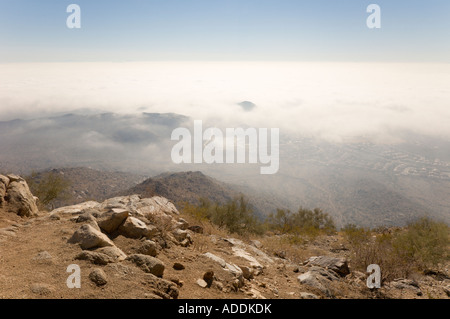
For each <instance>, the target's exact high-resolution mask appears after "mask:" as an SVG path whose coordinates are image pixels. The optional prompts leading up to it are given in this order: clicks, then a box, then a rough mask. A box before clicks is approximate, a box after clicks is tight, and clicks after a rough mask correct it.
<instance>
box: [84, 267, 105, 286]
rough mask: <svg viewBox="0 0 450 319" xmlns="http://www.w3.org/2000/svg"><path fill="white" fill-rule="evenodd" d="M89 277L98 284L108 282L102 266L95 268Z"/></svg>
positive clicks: (101, 284) (102, 284)
mask: <svg viewBox="0 0 450 319" xmlns="http://www.w3.org/2000/svg"><path fill="white" fill-rule="evenodd" d="M89 279H90V280H91V281H92V282H93V283H95V284H96V285H97V286H104V285H106V284H107V283H108V280H107V277H106V274H105V272H104V271H103V270H101V269H100V268H95V269H94V270H93V271H92V272H91V273H90V274H89Z"/></svg>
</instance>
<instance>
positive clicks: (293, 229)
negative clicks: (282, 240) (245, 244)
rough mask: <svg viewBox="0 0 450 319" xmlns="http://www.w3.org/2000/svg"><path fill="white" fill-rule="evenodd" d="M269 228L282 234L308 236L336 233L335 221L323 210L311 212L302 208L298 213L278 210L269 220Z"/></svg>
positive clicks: (316, 209) (267, 222)
mask: <svg viewBox="0 0 450 319" xmlns="http://www.w3.org/2000/svg"><path fill="white" fill-rule="evenodd" d="M266 224H267V227H268V228H269V229H271V230H274V231H277V232H279V233H282V234H295V235H307V236H310V237H315V236H318V235H320V234H332V233H334V232H335V231H336V226H335V224H334V222H333V219H332V218H331V217H330V216H329V215H328V214H326V213H324V212H322V210H320V209H318V208H315V209H314V210H309V209H305V208H302V207H300V208H299V210H298V211H297V212H296V213H292V212H291V211H290V210H284V209H278V210H277V212H276V214H272V215H270V216H269V217H268V218H267V221H266Z"/></svg>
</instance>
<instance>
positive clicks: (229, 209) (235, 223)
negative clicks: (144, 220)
mask: <svg viewBox="0 0 450 319" xmlns="http://www.w3.org/2000/svg"><path fill="white" fill-rule="evenodd" d="M199 202H200V203H199V204H198V205H193V204H185V205H184V206H183V208H182V211H183V212H184V213H186V214H189V215H191V216H193V217H195V218H196V219H197V220H199V221H201V220H204V221H205V220H207V221H210V222H212V223H213V224H215V225H217V226H218V227H220V228H224V229H226V230H227V231H229V232H230V233H236V234H239V235H244V234H247V233H252V234H255V233H257V234H260V233H262V232H263V226H262V224H261V222H259V221H258V219H257V218H256V217H255V215H254V214H253V210H252V207H251V206H250V205H249V204H248V202H247V200H246V199H245V197H244V196H239V197H236V198H233V199H231V200H230V201H228V202H226V203H224V204H222V203H212V202H211V201H210V200H208V199H200V200H199Z"/></svg>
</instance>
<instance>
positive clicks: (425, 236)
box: [342, 218, 449, 281]
mask: <svg viewBox="0 0 450 319" xmlns="http://www.w3.org/2000/svg"><path fill="white" fill-rule="evenodd" d="M342 232H343V233H344V237H345V238H346V240H347V242H348V243H349V245H350V250H351V252H352V255H353V256H352V258H351V264H352V267H354V268H355V269H358V270H360V271H363V272H365V271H366V269H367V266H368V265H370V264H377V265H379V266H380V268H381V274H382V280H383V281H390V280H393V279H396V278H407V277H408V276H409V275H410V274H411V273H412V272H414V271H423V270H425V269H427V268H428V267H437V266H438V265H439V264H440V263H441V262H444V261H446V260H448V258H449V227H448V226H447V225H446V224H444V223H440V222H436V221H433V220H431V219H429V218H421V219H419V220H418V221H416V222H414V223H412V224H410V225H408V226H407V227H405V228H404V229H398V230H395V231H394V230H391V231H390V232H384V233H383V234H376V232H372V231H370V230H368V229H365V228H360V227H356V226H355V225H347V226H345V227H344V228H343V229H342Z"/></svg>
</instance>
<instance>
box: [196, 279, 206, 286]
mask: <svg viewBox="0 0 450 319" xmlns="http://www.w3.org/2000/svg"><path fill="white" fill-rule="evenodd" d="M197 285H199V286H200V287H202V288H206V287H208V283H207V282H206V281H204V280H203V279H198V280H197Z"/></svg>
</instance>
